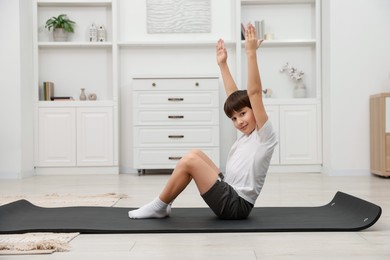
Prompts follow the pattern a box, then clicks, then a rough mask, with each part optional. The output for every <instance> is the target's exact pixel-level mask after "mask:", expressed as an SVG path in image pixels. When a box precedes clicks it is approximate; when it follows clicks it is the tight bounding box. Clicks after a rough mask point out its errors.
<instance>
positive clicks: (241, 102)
mask: <svg viewBox="0 0 390 260" xmlns="http://www.w3.org/2000/svg"><path fill="white" fill-rule="evenodd" d="M244 107H249V108H250V109H252V106H251V102H250V101H249V96H248V92H247V91H246V90H237V91H235V92H233V93H232V94H230V96H229V97H228V98H227V99H226V101H225V105H224V107H223V109H224V110H225V114H226V115H227V116H228V117H229V118H231V117H232V116H233V113H234V112H237V111H240V110H241V109H242V108H244Z"/></svg>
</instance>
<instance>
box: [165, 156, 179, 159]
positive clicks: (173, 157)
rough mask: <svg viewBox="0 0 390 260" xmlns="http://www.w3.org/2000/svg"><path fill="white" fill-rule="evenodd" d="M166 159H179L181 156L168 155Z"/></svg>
mask: <svg viewBox="0 0 390 260" xmlns="http://www.w3.org/2000/svg"><path fill="white" fill-rule="evenodd" d="M168 159H169V160H180V159H181V156H169V157H168Z"/></svg>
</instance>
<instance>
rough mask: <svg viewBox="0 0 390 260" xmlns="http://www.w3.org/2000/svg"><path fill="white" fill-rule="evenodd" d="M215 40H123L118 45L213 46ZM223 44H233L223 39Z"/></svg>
mask: <svg viewBox="0 0 390 260" xmlns="http://www.w3.org/2000/svg"><path fill="white" fill-rule="evenodd" d="M217 40H218V39H216V40H215V41H124V42H119V43H118V45H119V46H120V47H215V45H216V43H217ZM225 44H226V45H228V46H230V45H232V46H233V45H234V44H235V42H234V41H225Z"/></svg>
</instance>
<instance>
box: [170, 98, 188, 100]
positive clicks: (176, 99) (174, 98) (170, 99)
mask: <svg viewBox="0 0 390 260" xmlns="http://www.w3.org/2000/svg"><path fill="white" fill-rule="evenodd" d="M168 101H184V98H168Z"/></svg>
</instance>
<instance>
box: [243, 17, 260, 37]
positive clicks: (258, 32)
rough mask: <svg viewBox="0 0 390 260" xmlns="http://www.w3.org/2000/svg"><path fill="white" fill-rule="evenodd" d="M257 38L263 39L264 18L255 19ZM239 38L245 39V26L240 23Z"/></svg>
mask: <svg viewBox="0 0 390 260" xmlns="http://www.w3.org/2000/svg"><path fill="white" fill-rule="evenodd" d="M254 25H255V28H256V37H257V39H264V20H260V21H258V20H256V21H255V24H254ZM241 40H245V26H244V23H241Z"/></svg>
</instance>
